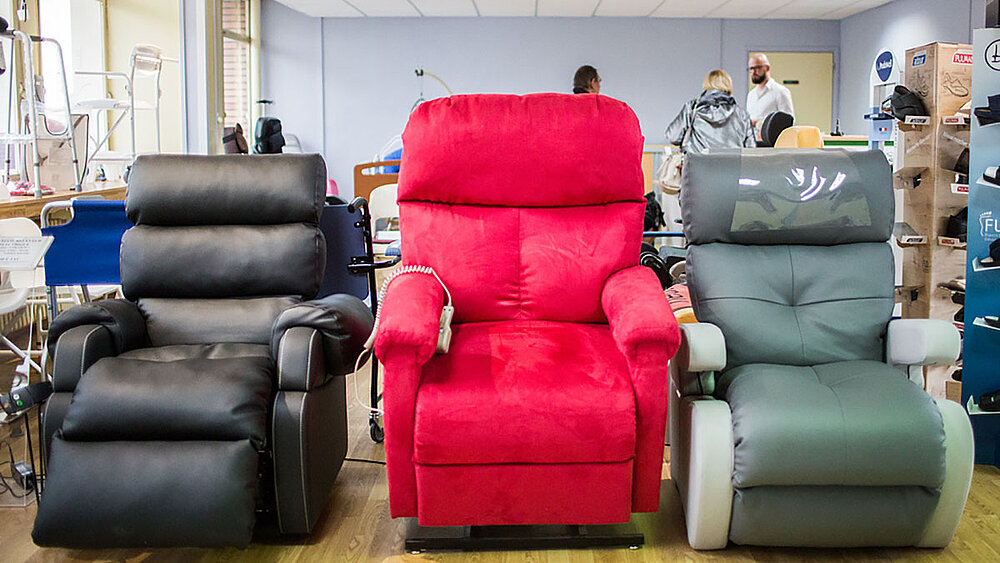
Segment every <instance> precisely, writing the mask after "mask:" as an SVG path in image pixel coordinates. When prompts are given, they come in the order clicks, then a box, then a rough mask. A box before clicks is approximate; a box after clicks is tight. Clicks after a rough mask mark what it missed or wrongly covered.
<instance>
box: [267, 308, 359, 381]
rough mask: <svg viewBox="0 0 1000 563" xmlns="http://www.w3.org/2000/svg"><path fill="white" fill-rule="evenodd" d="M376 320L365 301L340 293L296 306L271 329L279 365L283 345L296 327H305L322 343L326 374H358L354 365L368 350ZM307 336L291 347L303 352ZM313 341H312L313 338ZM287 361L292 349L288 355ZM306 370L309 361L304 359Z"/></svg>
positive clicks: (273, 352)
mask: <svg viewBox="0 0 1000 563" xmlns="http://www.w3.org/2000/svg"><path fill="white" fill-rule="evenodd" d="M374 324H375V319H374V317H373V316H372V312H371V310H370V309H369V308H368V306H367V305H365V304H364V302H363V301H361V300H360V299H358V298H357V297H354V296H353V295H345V294H342V293H338V294H335V295H329V296H327V297H324V298H323V299H317V300H315V301H306V302H304V303H299V304H297V305H293V306H292V307H289V308H287V309H285V310H284V311H282V312H281V314H280V315H278V318H277V319H275V321H274V327H273V328H272V329H271V354H272V355H273V356H274V358H275V361H276V362H277V361H279V359H280V354H281V342H282V340H283V339H284V337H285V333H286V332H288V331H289V329H291V328H293V327H305V328H310V329H314V330H315V331H317V332H318V334H319V336H318V337H319V338H320V341H321V342H322V346H321V348H322V352H323V361H324V364H323V373H324V374H330V375H345V374H348V373H351V372H352V371H354V363H355V361H356V360H357V359H358V355H360V354H361V352H362V350H363V349H364V343H365V340H367V339H368V336H369V335H370V334H371V332H372V328H373V326H374ZM305 338H306V337H305V333H302V336H295V337H293V339H292V340H290V341H289V346H291V345H292V344H296V345H297V347H298V348H300V349H302V350H305V351H304V352H303V353H307V352H308V349H304V348H301V346H302V342H304V340H303V339H305ZM309 338H312V337H311V336H310V337H309ZM284 353H285V356H286V359H287V356H288V354H290V353H291V352H290V349H289V350H288V351H285V352H284ZM301 362H302V364H303V366H304V365H305V363H306V362H307V359H306V358H305V357H303V358H302V359H301Z"/></svg>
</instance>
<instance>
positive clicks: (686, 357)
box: [670, 323, 726, 396]
mask: <svg viewBox="0 0 1000 563" xmlns="http://www.w3.org/2000/svg"><path fill="white" fill-rule="evenodd" d="M680 329H681V347H680V349H678V351H677V355H676V356H674V359H673V360H671V361H670V364H671V369H670V376H671V377H672V378H673V379H674V386H675V387H676V388H677V390H678V391H680V393H681V395H685V396H686V395H711V394H712V393H713V392H715V372H716V371H718V370H721V369H723V368H725V367H726V337H725V336H724V335H723V334H722V331H721V330H719V327H717V326H715V325H713V324H710V323H686V324H682V325H680Z"/></svg>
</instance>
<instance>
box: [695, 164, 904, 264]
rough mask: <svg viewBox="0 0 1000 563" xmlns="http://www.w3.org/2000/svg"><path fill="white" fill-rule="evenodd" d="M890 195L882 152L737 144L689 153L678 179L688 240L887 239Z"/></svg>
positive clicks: (814, 242) (889, 178)
mask: <svg viewBox="0 0 1000 563" xmlns="http://www.w3.org/2000/svg"><path fill="white" fill-rule="evenodd" d="M894 205H895V201H894V197H893V191H892V174H891V171H890V169H889V163H888V162H887V161H886V159H885V155H884V154H882V152H881V151H863V152H862V151H846V150H843V149H742V150H733V151H718V152H712V153H708V154H695V153H692V154H689V155H688V156H687V160H686V161H685V165H684V173H683V180H682V185H681V216H682V218H683V221H684V234H685V236H686V237H687V239H688V242H689V243H691V244H708V243H712V242H725V243H735V244H769V245H775V244H812V245H834V244H844V243H852V242H885V241H887V240H889V237H890V235H891V234H892V226H893V214H894Z"/></svg>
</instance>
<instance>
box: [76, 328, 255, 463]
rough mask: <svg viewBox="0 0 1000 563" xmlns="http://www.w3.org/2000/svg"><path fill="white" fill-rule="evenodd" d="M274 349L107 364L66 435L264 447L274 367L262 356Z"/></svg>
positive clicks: (84, 385)
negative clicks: (245, 442) (231, 442)
mask: <svg viewBox="0 0 1000 563" xmlns="http://www.w3.org/2000/svg"><path fill="white" fill-rule="evenodd" d="M267 349H268V348H267V346H252V345H249V346H248V345H238V344H236V345H234V344H229V345H204V346H199V345H194V346H170V347H164V348H162V349H150V350H149V351H145V352H144V351H141V350H137V351H133V352H130V353H128V354H126V355H124V356H118V357H110V358H103V359H101V360H99V361H98V362H97V363H95V364H94V365H93V366H91V367H90V368H89V369H88V370H87V371H86V373H84V374H83V377H82V378H81V379H80V383H79V385H78V386H77V388H76V391H75V393H74V394H73V402H72V403H71V404H70V406H69V409H68V411H67V413H66V418H65V419H64V420H63V426H62V433H63V436H65V438H66V439H68V440H75V441H90V440H100V441H109V440H246V439H249V440H250V441H251V442H252V443H253V444H254V445H255V446H256V447H258V448H260V447H263V444H264V440H265V436H266V435H267V433H266V419H267V408H268V402H269V399H270V396H271V383H272V379H273V377H274V366H273V363H272V361H271V359H270V357H269V356H268V355H266V354H264V355H258V354H260V353H261V352H266V351H267ZM239 352H242V353H244V354H248V355H236V353H239ZM250 354H253V355H250ZM143 356H145V358H142V357H143ZM140 358H141V359H140Z"/></svg>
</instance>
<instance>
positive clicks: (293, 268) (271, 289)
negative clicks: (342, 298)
mask: <svg viewBox="0 0 1000 563" xmlns="http://www.w3.org/2000/svg"><path fill="white" fill-rule="evenodd" d="M178 264H183V265H184V267H183V268H178V267H177V266H178ZM325 267H326V242H325V240H324V238H323V233H322V232H320V230H319V227H316V226H314V225H307V224H304V223H288V224H283V225H264V226H248V225H222V226H216V227H211V226H199V227H151V226H137V227H133V228H131V229H129V230H127V231H125V235H124V236H123V237H122V251H121V271H122V292H123V293H124V294H125V297H126V298H127V299H130V300H133V301H134V300H137V299H141V298H144V297H173V298H183V297H190V298H222V297H257V296H262V295H297V296H300V297H302V298H307V299H308V298H310V297H312V296H314V295H316V293H317V292H318V291H319V287H320V283H321V282H322V281H323V270H324V268H325Z"/></svg>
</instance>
